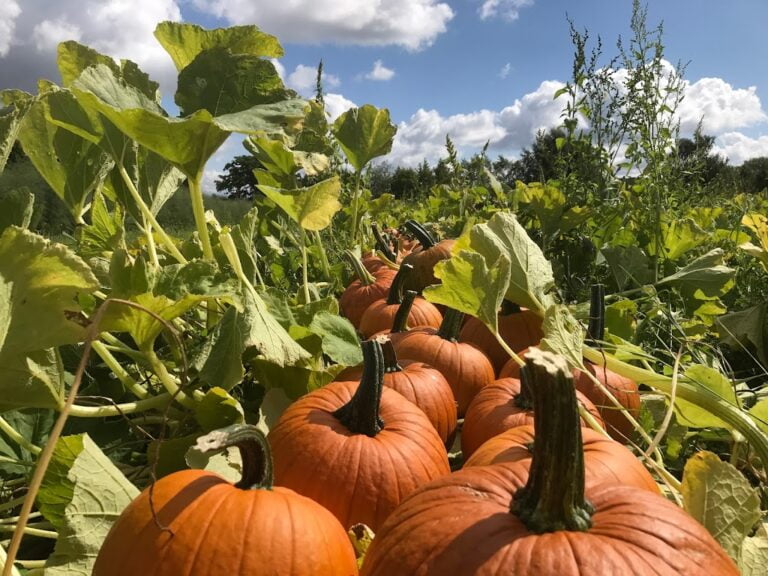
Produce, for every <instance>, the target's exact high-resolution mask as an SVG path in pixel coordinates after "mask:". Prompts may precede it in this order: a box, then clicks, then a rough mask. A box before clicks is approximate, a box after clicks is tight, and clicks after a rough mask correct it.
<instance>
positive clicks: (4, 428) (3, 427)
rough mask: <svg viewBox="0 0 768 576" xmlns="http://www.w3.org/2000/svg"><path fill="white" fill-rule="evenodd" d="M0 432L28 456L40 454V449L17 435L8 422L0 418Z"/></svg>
mask: <svg viewBox="0 0 768 576" xmlns="http://www.w3.org/2000/svg"><path fill="white" fill-rule="evenodd" d="M0 432H3V433H4V434H5V435H6V436H8V438H10V439H11V440H12V441H14V442H16V444H18V445H19V446H21V447H22V448H24V450H26V451H27V452H29V453H30V454H34V455H35V456H37V455H38V454H40V452H42V450H43V449H42V448H40V447H39V446H35V445H34V444H33V443H32V442H30V441H29V440H27V439H26V438H24V436H22V435H21V434H19V433H18V432H17V431H16V430H15V429H14V428H13V426H11V425H10V424H9V423H8V421H7V420H6V419H5V418H3V417H2V416H0Z"/></svg>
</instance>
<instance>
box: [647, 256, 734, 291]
mask: <svg viewBox="0 0 768 576" xmlns="http://www.w3.org/2000/svg"><path fill="white" fill-rule="evenodd" d="M724 259H725V252H724V251H723V249H722V248H715V249H714V250H710V251H709V252H707V253H706V254H704V255H703V256H699V257H698V258H696V259H695V260H693V261H692V262H690V263H689V264H688V265H686V266H684V267H683V268H681V269H680V270H678V271H677V272H675V273H674V274H672V275H670V276H667V277H665V278H662V279H661V280H659V281H658V282H657V283H656V285H657V286H661V285H664V284H669V285H671V286H675V287H676V288H678V289H680V290H683V291H686V292H690V293H692V294H693V296H694V297H695V298H698V299H700V300H704V299H711V298H717V297H718V296H722V295H723V294H725V293H726V292H728V290H730V289H731V287H732V286H733V277H734V276H735V274H736V270H734V269H733V268H729V267H728V266H725V265H724V264H723V261H724Z"/></svg>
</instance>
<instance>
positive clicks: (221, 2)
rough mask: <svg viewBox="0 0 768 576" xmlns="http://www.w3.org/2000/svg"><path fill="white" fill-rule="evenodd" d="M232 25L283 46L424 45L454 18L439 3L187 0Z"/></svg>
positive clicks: (413, 0)
mask: <svg viewBox="0 0 768 576" xmlns="http://www.w3.org/2000/svg"><path fill="white" fill-rule="evenodd" d="M193 2H194V5H195V7H196V8H197V9H198V10H201V11H203V12H207V13H209V14H212V15H214V16H216V17H218V18H223V19H225V20H227V21H228V22H230V23H232V24H256V25H257V26H259V27H260V28H262V29H263V30H264V31H266V32H269V33H270V34H275V35H276V36H277V37H278V38H279V39H280V40H281V41H283V42H295V43H303V44H307V43H309V44H312V43H320V42H333V43H337V44H363V45H371V46H384V45H399V46H403V47H405V48H407V49H409V50H419V49H421V48H424V47H427V46H430V45H431V44H432V43H433V42H434V41H435V39H436V38H437V37H438V36H439V35H440V34H442V33H443V32H445V31H446V30H447V26H448V22H450V20H451V19H452V18H453V16H454V13H453V10H452V9H451V7H450V6H449V5H448V4H447V3H445V2H440V1H439V0H386V1H384V0H376V1H370V2H361V1H360V0H292V1H291V2H271V1H267V0H261V1H258V0H193Z"/></svg>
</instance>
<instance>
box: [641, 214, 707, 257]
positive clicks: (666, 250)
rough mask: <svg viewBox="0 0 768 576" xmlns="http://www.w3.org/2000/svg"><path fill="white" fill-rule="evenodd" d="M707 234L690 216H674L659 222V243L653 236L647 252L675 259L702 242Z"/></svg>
mask: <svg viewBox="0 0 768 576" xmlns="http://www.w3.org/2000/svg"><path fill="white" fill-rule="evenodd" d="M707 240H709V234H708V233H707V232H706V231H704V230H702V229H701V228H700V227H699V225H698V224H696V222H694V221H693V220H692V219H691V218H676V219H672V220H671V221H670V220H665V221H663V222H662V223H661V244H659V243H658V241H657V240H656V239H655V238H653V239H651V241H650V243H649V244H648V253H649V254H651V255H652V256H660V257H662V258H665V259H668V260H677V259H678V258H680V256H682V255H683V254H685V253H686V252H688V251H689V250H693V249H694V248H697V247H698V246H701V245H702V244H703V243H704V242H706V241H707Z"/></svg>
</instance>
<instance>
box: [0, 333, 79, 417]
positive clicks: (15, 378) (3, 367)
mask: <svg viewBox="0 0 768 576" xmlns="http://www.w3.org/2000/svg"><path fill="white" fill-rule="evenodd" d="M0 374H2V376H1V377H0V412H4V411H5V410H9V409H12V408H58V407H60V406H61V405H62V403H63V402H64V376H65V372H64V367H63V366H62V364H61V358H60V357H59V355H58V353H57V352H56V350H55V349H53V348H49V349H47V350H38V351H35V352H29V353H27V354H11V353H7V352H0Z"/></svg>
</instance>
